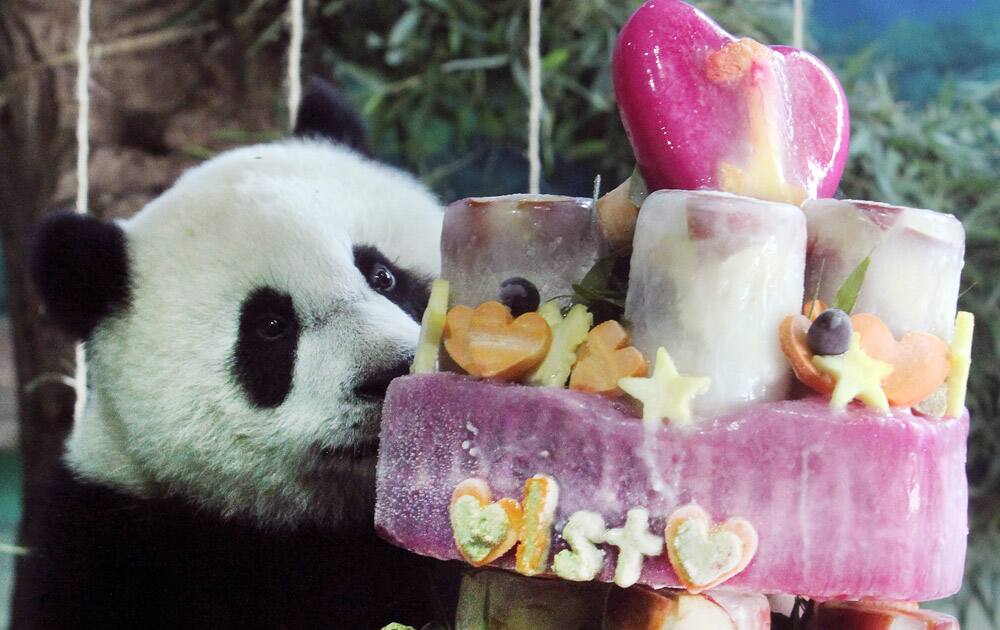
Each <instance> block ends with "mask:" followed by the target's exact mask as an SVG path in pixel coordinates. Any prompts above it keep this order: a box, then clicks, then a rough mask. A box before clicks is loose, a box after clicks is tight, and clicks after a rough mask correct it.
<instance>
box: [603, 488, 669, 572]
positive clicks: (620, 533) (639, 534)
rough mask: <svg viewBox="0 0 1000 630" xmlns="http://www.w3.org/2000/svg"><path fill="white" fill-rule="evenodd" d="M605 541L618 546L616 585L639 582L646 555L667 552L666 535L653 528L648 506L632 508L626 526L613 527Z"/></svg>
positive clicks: (650, 555)
mask: <svg viewBox="0 0 1000 630" xmlns="http://www.w3.org/2000/svg"><path fill="white" fill-rule="evenodd" d="M604 542H606V543H608V544H609V545H614V546H615V547H618V562H617V564H616V565H615V584H617V585H618V586H620V587H622V588H628V587H630V586H632V585H633V584H635V583H636V582H638V581H639V576H640V575H641V574H642V562H643V556H649V557H654V556H658V555H660V554H661V553H663V536H656V535H654V534H653V533H652V532H650V531H649V512H648V511H646V509H645V508H632V509H631V510H629V511H628V515H627V516H626V517H625V525H624V527H616V528H614V529H609V530H608V532H607V533H606V534H605V535H604Z"/></svg>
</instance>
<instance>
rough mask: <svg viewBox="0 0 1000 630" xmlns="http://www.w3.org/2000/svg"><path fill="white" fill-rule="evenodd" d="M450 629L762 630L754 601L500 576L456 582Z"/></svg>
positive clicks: (765, 616) (763, 603)
mask: <svg viewBox="0 0 1000 630" xmlns="http://www.w3.org/2000/svg"><path fill="white" fill-rule="evenodd" d="M458 601H459V604H458V613H457V615H456V619H455V621H456V623H455V627H456V630H511V629H515V628H516V629H524V630H529V629H530V630H577V629H579V630H590V629H593V628H609V629H613V630H768V628H770V627H771V611H770V609H769V607H768V603H767V598H766V597H764V596H763V595H760V594H752V593H738V592H733V591H711V592H708V593H702V594H701V595H691V594H689V593H687V592H686V591H679V590H672V589H662V590H659V591H651V590H649V589H647V588H644V587H634V588H630V589H619V588H614V587H612V586H610V585H608V584H604V583H601V582H590V583H579V582H565V581H562V580H546V579H539V578H528V577H522V576H520V575H517V574H515V573H509V572H506V571H499V570H480V571H469V572H467V573H466V574H465V576H464V577H463V578H462V590H461V592H460V594H459V598H458Z"/></svg>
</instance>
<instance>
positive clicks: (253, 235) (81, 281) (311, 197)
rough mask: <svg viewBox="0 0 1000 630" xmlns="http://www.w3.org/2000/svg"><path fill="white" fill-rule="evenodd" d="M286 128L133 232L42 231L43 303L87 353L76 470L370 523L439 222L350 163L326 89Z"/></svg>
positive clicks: (399, 181) (285, 517)
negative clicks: (383, 415) (384, 417)
mask: <svg viewBox="0 0 1000 630" xmlns="http://www.w3.org/2000/svg"><path fill="white" fill-rule="evenodd" d="M299 121H300V124H299V126H298V130H299V131H300V132H302V133H301V134H297V135H299V136H300V137H297V138H293V139H289V140H286V141H281V142H276V143H273V144H265V145H258V146H250V147H246V148H241V149H236V150H233V151H230V152H227V153H225V154H222V155H220V156H219V157H217V158H215V159H212V160H210V161H208V162H206V163H205V164H203V165H201V166H199V167H197V168H195V169H193V170H191V171H189V172H188V173H186V174H185V175H183V176H182V177H181V178H180V179H179V180H178V181H177V183H176V184H175V185H174V186H173V187H172V188H171V189H170V190H168V191H167V192H165V193H164V194H163V195H162V196H160V197H159V198H157V199H155V200H154V201H152V202H151V203H150V204H149V205H148V206H146V207H145V208H144V209H143V210H142V211H141V212H140V213H138V214H137V215H136V216H135V217H134V218H132V219H130V220H128V221H124V222H119V223H113V222H105V221H99V220H97V219H95V218H90V217H82V216H78V215H63V216H59V217H56V218H54V219H51V220H49V221H48V222H47V223H45V224H44V225H43V227H42V228H41V230H40V232H39V239H38V243H37V245H36V248H35V252H36V254H35V261H34V273H35V281H36V284H37V286H38V288H39V292H40V294H41V296H42V298H43V301H44V303H45V304H46V307H47V310H48V313H49V314H50V315H51V316H52V317H53V318H54V319H55V320H56V321H57V322H59V323H60V324H62V325H63V327H64V328H66V329H67V330H69V331H71V332H72V333H74V334H75V335H77V336H78V337H79V338H81V339H84V340H86V351H87V358H88V390H89V393H88V402H87V405H86V409H85V411H84V414H83V417H82V418H80V419H79V421H78V422H77V424H76V426H75V427H74V429H73V432H72V435H71V437H70V439H69V442H68V445H67V461H68V463H69V464H70V466H71V467H72V468H73V469H74V470H76V471H77V472H78V474H81V475H83V476H84V477H86V478H90V479H93V480H96V481H99V482H102V483H106V484H110V485H112V486H114V487H116V488H119V489H123V490H127V491H129V492H133V493H136V494H139V495H144V496H150V495H153V496H172V497H183V498H186V499H189V500H191V501H193V502H196V503H198V504H200V505H201V506H203V507H205V508H209V509H213V510H217V511H219V512H221V513H223V514H225V515H230V516H241V517H250V518H254V519H257V520H258V521H260V522H263V523H267V524H282V523H285V524H288V523H297V522H301V521H305V520H311V521H319V522H323V523H329V524H337V523H343V522H347V521H350V520H353V519H366V520H368V521H370V519H371V514H370V510H371V504H372V497H373V493H374V483H373V476H374V462H375V454H376V448H377V436H378V426H379V415H380V410H381V402H382V397H383V394H384V392H385V388H386V386H387V384H388V382H389V381H390V380H391V379H392V378H394V377H396V376H399V375H401V374H403V373H404V372H405V371H406V369H407V366H408V363H409V361H410V359H411V357H412V353H413V351H414V348H415V345H416V341H417V336H418V332H419V325H418V319H419V317H420V314H421V313H422V311H423V308H424V306H425V305H426V302H427V298H428V289H429V281H430V279H431V278H432V277H433V276H435V275H436V274H437V273H438V270H439V266H440V253H439V248H438V240H439V234H440V230H441V216H442V215H441V209H440V206H439V203H438V202H437V200H436V199H435V198H434V197H433V196H432V195H431V194H430V193H429V192H428V190H427V189H426V188H425V187H424V186H422V185H421V184H419V183H418V182H417V181H416V180H414V179H413V178H411V177H410V176H408V175H406V174H404V173H402V172H400V171H398V170H396V169H393V168H390V167H388V166H386V165H384V164H380V163H378V162H375V161H372V160H370V159H368V158H367V157H364V156H363V154H362V153H363V152H362V151H361V150H358V149H359V148H362V147H363V146H364V141H363V138H361V137H360V136H359V135H358V130H359V129H361V127H360V126H359V125H358V124H357V123H356V122H354V121H352V120H351V119H350V117H349V116H348V115H347V114H346V113H345V111H344V108H343V107H342V104H341V102H340V101H339V99H338V97H337V96H336V95H335V94H333V93H331V92H330V90H329V89H328V88H327V87H324V86H314V89H313V90H312V91H311V92H310V93H309V94H307V96H306V98H305V99H304V101H303V104H302V109H301V113H300V116H299ZM302 136H304V137H302ZM322 136H326V137H322ZM331 140H332V141H331ZM347 145H350V146H353V147H354V148H350V147H349V146H347Z"/></svg>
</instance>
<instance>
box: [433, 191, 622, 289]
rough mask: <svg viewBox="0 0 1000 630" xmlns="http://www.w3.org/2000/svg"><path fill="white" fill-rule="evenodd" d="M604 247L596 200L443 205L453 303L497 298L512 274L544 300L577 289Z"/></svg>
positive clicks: (535, 198) (518, 198)
mask: <svg viewBox="0 0 1000 630" xmlns="http://www.w3.org/2000/svg"><path fill="white" fill-rule="evenodd" d="M606 253H607V252H605V251H604V243H603V237H602V236H601V232H600V229H599V228H598V226H597V220H596V218H595V215H594V202H593V200H592V199H583V198H575V197H559V196H553V195H508V196H506V197H480V198H472V199H463V200H461V201H456V202H455V203H453V204H451V205H450V206H448V208H447V209H446V210H445V215H444V228H443V232H442V234H441V256H442V259H441V271H442V273H441V276H442V277H443V278H445V279H447V280H449V281H450V282H451V291H452V304H465V305H466V306H472V307H475V306H477V305H478V304H481V303H482V302H486V301H489V300H496V299H498V298H499V291H500V285H501V284H502V283H503V282H504V281H505V280H507V279H509V278H513V277H518V278H524V279H526V280H529V281H530V282H531V283H533V284H534V285H535V287H536V288H537V289H538V293H539V296H540V299H541V301H542V302H547V301H549V300H551V299H553V298H556V297H561V296H566V295H572V293H573V289H572V285H573V284H574V283H576V282H579V281H580V280H581V279H582V278H583V277H584V276H585V275H586V273H587V271H589V270H590V268H591V267H592V266H593V265H594V263H595V262H596V261H597V259H598V258H600V257H601V256H602V255H604V254H606Z"/></svg>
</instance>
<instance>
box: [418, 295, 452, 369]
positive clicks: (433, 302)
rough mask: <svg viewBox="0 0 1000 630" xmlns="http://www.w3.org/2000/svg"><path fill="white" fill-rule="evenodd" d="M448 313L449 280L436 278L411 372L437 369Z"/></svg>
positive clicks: (425, 311)
mask: <svg viewBox="0 0 1000 630" xmlns="http://www.w3.org/2000/svg"><path fill="white" fill-rule="evenodd" d="M447 314H448V281H447V280H435V281H434V282H433V283H431V297H430V299H429V300H428V302H427V308H426V309H425V310H424V316H423V319H421V323H420V339H419V340H418V341H417V350H416V352H415V353H414V355H413V365H412V366H410V372H412V373H413V374H426V373H428V372H433V371H435V370H436V369H437V359H438V351H439V350H440V348H441V335H442V333H443V332H444V322H445V316H446V315H447Z"/></svg>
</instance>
